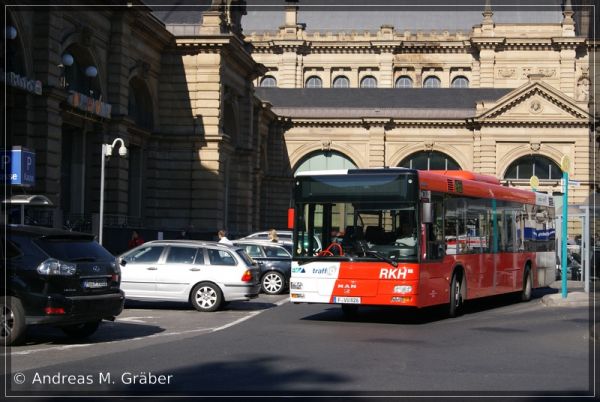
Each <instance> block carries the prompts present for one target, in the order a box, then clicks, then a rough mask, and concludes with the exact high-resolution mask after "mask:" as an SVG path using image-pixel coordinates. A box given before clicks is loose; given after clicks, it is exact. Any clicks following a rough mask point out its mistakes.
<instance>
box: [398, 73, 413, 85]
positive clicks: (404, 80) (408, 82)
mask: <svg viewBox="0 0 600 402" xmlns="http://www.w3.org/2000/svg"><path fill="white" fill-rule="evenodd" d="M412 86H413V82H412V80H411V79H410V77H408V76H406V75H403V76H402V77H398V79H397V80H396V88H412Z"/></svg>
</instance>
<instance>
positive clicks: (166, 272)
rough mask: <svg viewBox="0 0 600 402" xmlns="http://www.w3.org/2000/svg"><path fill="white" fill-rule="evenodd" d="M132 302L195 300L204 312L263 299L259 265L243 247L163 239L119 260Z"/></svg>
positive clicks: (122, 279)
mask: <svg viewBox="0 0 600 402" xmlns="http://www.w3.org/2000/svg"><path fill="white" fill-rule="evenodd" d="M119 262H120V264H121V289H122V290H123V291H124V292H125V297H126V298H127V299H135V300H167V301H185V302H190V303H191V304H192V306H193V307H194V308H195V309H196V310H198V311H215V310H218V309H219V307H221V306H222V305H223V303H226V302H229V301H233V300H249V299H253V298H255V297H258V293H259V291H260V273H259V269H258V268H257V265H256V264H255V263H254V261H252V259H251V258H250V257H249V256H248V255H247V254H246V252H245V251H244V250H243V249H241V248H239V247H231V246H227V245H224V244H220V243H215V242H204V241H195V240H157V241H150V242H147V243H144V244H142V245H140V246H138V247H136V248H134V249H132V250H129V251H128V252H126V253H124V254H122V255H121V256H120V257H119Z"/></svg>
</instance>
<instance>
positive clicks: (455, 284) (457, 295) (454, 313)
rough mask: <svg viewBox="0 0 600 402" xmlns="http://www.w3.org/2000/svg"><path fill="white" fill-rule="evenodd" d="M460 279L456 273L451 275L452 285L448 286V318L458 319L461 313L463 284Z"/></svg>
mask: <svg viewBox="0 0 600 402" xmlns="http://www.w3.org/2000/svg"><path fill="white" fill-rule="evenodd" d="M462 282H463V281H462V277H461V276H460V275H459V274H458V273H454V275H452V283H451V285H450V308H449V310H448V315H449V316H450V317H458V316H459V315H461V314H462V313H463V305H464V299H463V289H462V287H463V283H462Z"/></svg>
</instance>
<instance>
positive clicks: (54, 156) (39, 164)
mask: <svg viewBox="0 0 600 402" xmlns="http://www.w3.org/2000/svg"><path fill="white" fill-rule="evenodd" d="M51 10H52V9H48V8H37V9H35V11H34V16H33V21H34V24H33V26H34V28H33V39H32V41H31V42H32V43H33V49H32V52H31V55H32V56H33V70H34V71H33V76H34V77H36V78H39V79H40V80H41V81H42V82H43V83H44V84H45V86H44V89H43V94H42V95H41V96H32V97H31V99H32V100H33V107H32V110H33V113H32V115H33V123H32V124H31V126H30V127H31V129H32V133H31V135H30V138H31V142H30V144H29V145H30V146H31V147H32V148H33V151H34V152H35V153H36V186H35V188H34V189H33V191H35V193H37V194H42V195H45V196H47V197H48V198H50V200H52V202H53V203H54V205H55V206H56V207H57V210H59V209H60V207H61V206H60V191H61V188H60V178H61V154H62V116H61V106H60V104H61V102H63V101H65V100H66V93H65V92H64V91H62V90H60V89H57V88H56V87H57V86H58V83H59V77H60V71H59V68H58V65H59V64H60V63H61V55H60V54H59V49H60V38H61V28H62V26H61V21H60V16H59V15H57V14H56V13H57V12H56V11H51ZM54 225H55V226H57V227H58V226H62V222H56V221H55V222H54Z"/></svg>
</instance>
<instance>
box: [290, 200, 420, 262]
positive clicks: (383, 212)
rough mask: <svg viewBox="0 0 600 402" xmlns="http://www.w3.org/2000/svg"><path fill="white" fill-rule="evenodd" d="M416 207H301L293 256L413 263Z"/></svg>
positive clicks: (396, 204) (366, 204) (341, 204)
mask: <svg viewBox="0 0 600 402" xmlns="http://www.w3.org/2000/svg"><path fill="white" fill-rule="evenodd" d="M416 206H417V204H416V202H389V201H384V202H364V201H363V202H354V203H350V202H338V203H333V202H332V203H304V204H301V205H299V207H298V209H297V211H298V212H299V214H298V216H297V221H296V227H297V228H298V235H297V236H296V237H295V244H294V256H295V257H298V258H299V259H302V258H311V259H313V258H315V257H318V258H324V259H325V258H338V259H339V258H345V259H352V260H361V259H368V260H372V259H374V258H376V259H383V260H391V261H392V262H396V261H416V259H417V209H416ZM315 238H317V239H319V240H320V241H318V242H317V241H316V240H313V239H315Z"/></svg>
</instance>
